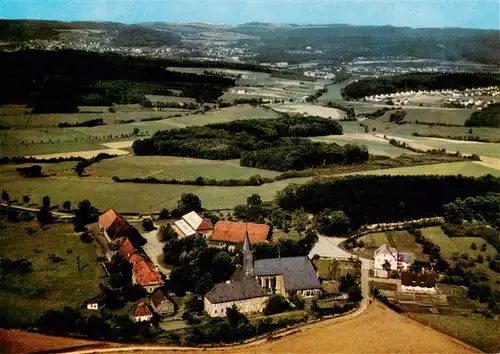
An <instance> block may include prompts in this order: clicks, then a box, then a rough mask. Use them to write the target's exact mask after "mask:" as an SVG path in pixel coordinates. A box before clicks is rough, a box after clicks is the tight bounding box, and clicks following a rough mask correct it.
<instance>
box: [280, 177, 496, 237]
mask: <svg viewBox="0 0 500 354" xmlns="http://www.w3.org/2000/svg"><path fill="white" fill-rule="evenodd" d="M499 190H500V179H499V178H496V177H493V176H491V175H488V176H484V177H480V178H471V177H462V176H460V175H459V176H352V177H345V178H343V179H340V180H331V179H325V180H323V181H321V180H320V181H315V182H311V183H307V184H304V185H289V186H287V187H286V188H285V189H284V190H282V191H279V192H278V193H277V196H276V203H277V204H278V205H279V206H280V207H282V208H283V209H285V210H297V209H300V208H304V209H305V210H306V211H309V212H313V213H318V212H322V211H323V210H324V209H326V208H329V209H331V210H342V211H344V213H345V214H346V215H347V216H348V217H349V219H350V220H351V227H352V228H356V227H359V226H361V225H363V224H370V223H376V222H390V221H403V220H405V219H418V218H422V217H429V216H435V215H443V211H442V206H443V205H444V204H445V203H449V202H451V201H454V200H455V199H456V198H463V197H468V196H478V195H485V194H487V193H488V192H491V191H499Z"/></svg>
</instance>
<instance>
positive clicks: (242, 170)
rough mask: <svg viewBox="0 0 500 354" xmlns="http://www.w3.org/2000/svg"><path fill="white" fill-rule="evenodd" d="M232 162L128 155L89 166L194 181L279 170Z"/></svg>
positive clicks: (95, 172)
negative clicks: (262, 168)
mask: <svg viewBox="0 0 500 354" xmlns="http://www.w3.org/2000/svg"><path fill="white" fill-rule="evenodd" d="M237 163H238V164H236V163H234V162H233V161H232V160H230V161H218V160H203V159H193V158H185V157H176V156H134V155H126V156H121V157H117V158H114V159H111V160H106V161H101V162H99V163H96V164H94V165H92V166H91V167H90V168H88V169H87V172H88V173H89V174H90V175H91V176H102V177H112V176H119V177H122V178H135V177H148V176H151V177H156V178H159V179H177V180H194V179H196V178H197V177H199V176H202V177H204V178H215V179H228V178H234V179H248V178H250V177H251V176H253V175H256V174H259V175H261V176H262V177H274V176H277V175H279V172H274V171H268V170H261V169H258V168H250V167H242V166H239V160H238V161H237Z"/></svg>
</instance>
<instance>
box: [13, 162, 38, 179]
mask: <svg viewBox="0 0 500 354" xmlns="http://www.w3.org/2000/svg"><path fill="white" fill-rule="evenodd" d="M16 171H17V172H19V173H20V174H21V176H24V177H42V166H40V165H33V166H29V167H19V168H16Z"/></svg>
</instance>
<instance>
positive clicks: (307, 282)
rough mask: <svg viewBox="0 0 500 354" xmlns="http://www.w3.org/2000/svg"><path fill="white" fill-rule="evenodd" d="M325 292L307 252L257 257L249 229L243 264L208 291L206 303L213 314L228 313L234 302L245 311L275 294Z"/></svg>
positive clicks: (258, 309)
mask: <svg viewBox="0 0 500 354" xmlns="http://www.w3.org/2000/svg"><path fill="white" fill-rule="evenodd" d="M321 292H322V290H321V284H320V282H319V279H318V275H317V273H316V270H315V269H314V266H313V264H312V262H311V261H310V259H309V258H308V257H307V256H302V257H283V258H282V257H278V258H268V259H259V260H254V259H253V252H252V250H251V249H250V241H249V238H248V233H247V232H245V237H244V241H243V266H242V267H241V266H239V267H238V268H237V269H236V271H235V272H234V274H233V276H232V277H231V279H230V280H228V281H226V282H224V283H219V284H216V285H215V286H214V287H213V288H212V289H211V290H210V291H209V292H208V293H207V294H206V295H205V298H204V307H205V311H206V312H207V313H208V314H209V315H210V316H225V315H226V311H227V309H228V308H231V307H232V306H233V304H234V305H236V307H238V309H239V310H240V311H241V312H242V313H251V312H262V311H263V310H264V307H265V306H266V301H267V300H268V299H269V296H271V295H273V294H280V295H282V296H285V297H289V296H292V295H294V294H296V295H298V296H300V297H302V298H315V297H318V296H319V295H320V294H321Z"/></svg>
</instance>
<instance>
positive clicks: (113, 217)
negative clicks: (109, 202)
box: [99, 209, 130, 238]
mask: <svg viewBox="0 0 500 354" xmlns="http://www.w3.org/2000/svg"><path fill="white" fill-rule="evenodd" d="M99 224H101V225H102V227H103V228H104V229H105V230H106V231H107V233H108V235H109V237H111V238H115V236H120V235H117V233H118V232H119V231H120V230H121V231H126V230H127V228H129V227H130V224H129V223H128V222H127V221H126V220H125V219H124V218H123V216H121V215H120V214H118V213H117V212H116V211H114V210H113V209H109V210H108V211H107V212H105V213H104V214H102V215H101V216H99Z"/></svg>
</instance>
